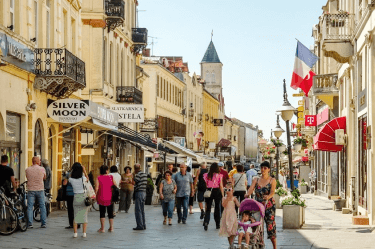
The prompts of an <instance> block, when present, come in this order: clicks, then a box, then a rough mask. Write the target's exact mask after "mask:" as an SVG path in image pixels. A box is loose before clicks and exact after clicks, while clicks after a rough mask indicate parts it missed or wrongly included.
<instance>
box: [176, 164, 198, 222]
mask: <svg viewBox="0 0 375 249" xmlns="http://www.w3.org/2000/svg"><path fill="white" fill-rule="evenodd" d="M186 170H187V169H186V165H185V163H182V164H180V172H178V173H176V174H175V175H173V180H175V182H176V184H177V193H176V200H177V205H176V208H177V215H178V221H177V222H178V223H181V221H182V224H186V219H187V213H188V205H189V196H194V188H193V178H192V177H191V174H190V173H188V172H187V171H186ZM181 206H182V209H183V213H181Z"/></svg>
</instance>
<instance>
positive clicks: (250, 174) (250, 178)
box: [246, 164, 258, 189]
mask: <svg viewBox="0 0 375 249" xmlns="http://www.w3.org/2000/svg"><path fill="white" fill-rule="evenodd" d="M257 175H258V172H257V171H256V170H255V169H254V164H251V165H250V169H249V170H248V171H247V172H246V177H247V189H249V188H250V186H251V183H252V182H253V177H254V176H257Z"/></svg>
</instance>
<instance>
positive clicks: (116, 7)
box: [105, 0, 125, 32]
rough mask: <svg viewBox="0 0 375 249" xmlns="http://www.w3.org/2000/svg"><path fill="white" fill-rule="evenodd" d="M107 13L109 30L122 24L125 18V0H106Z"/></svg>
mask: <svg viewBox="0 0 375 249" xmlns="http://www.w3.org/2000/svg"><path fill="white" fill-rule="evenodd" d="M105 14H106V15H107V18H106V22H107V27H108V32H109V31H110V30H114V29H115V28H116V27H119V26H121V25H122V24H123V23H124V20H125V2H124V0H105Z"/></svg>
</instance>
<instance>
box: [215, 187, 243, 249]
mask: <svg viewBox="0 0 375 249" xmlns="http://www.w3.org/2000/svg"><path fill="white" fill-rule="evenodd" d="M222 201H223V207H224V208H225V210H224V212H223V215H222V217H221V221H220V231H219V236H222V237H226V238H228V242H229V246H230V248H233V242H234V239H235V237H236V235H237V229H238V222H237V212H236V209H235V207H240V203H239V201H238V200H237V198H236V197H234V196H233V189H232V184H230V183H229V184H228V185H227V191H226V197H224V198H223V200H222Z"/></svg>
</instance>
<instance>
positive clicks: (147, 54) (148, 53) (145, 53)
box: [142, 48, 150, 57]
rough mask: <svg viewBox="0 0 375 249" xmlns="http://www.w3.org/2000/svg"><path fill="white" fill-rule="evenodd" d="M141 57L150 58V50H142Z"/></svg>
mask: <svg viewBox="0 0 375 249" xmlns="http://www.w3.org/2000/svg"><path fill="white" fill-rule="evenodd" d="M142 55H143V56H144V57H150V49H149V48H146V49H143V51H142Z"/></svg>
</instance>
